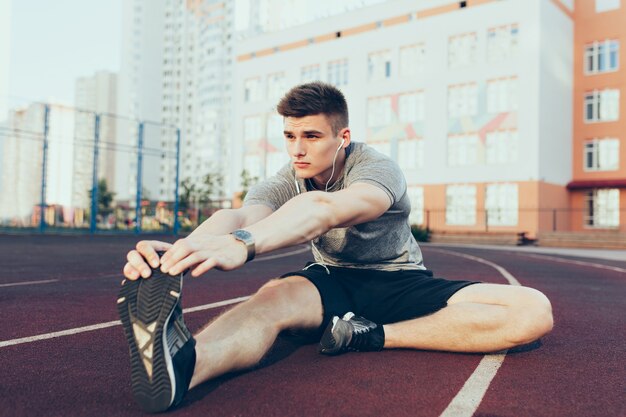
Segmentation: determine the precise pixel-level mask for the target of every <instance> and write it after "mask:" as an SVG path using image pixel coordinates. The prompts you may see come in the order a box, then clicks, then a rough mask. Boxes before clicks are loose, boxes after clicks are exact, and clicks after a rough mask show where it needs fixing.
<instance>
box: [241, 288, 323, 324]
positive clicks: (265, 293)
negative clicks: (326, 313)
mask: <svg viewBox="0 0 626 417" xmlns="http://www.w3.org/2000/svg"><path fill="white" fill-rule="evenodd" d="M250 302H251V303H254V304H255V305H256V306H257V311H258V312H259V314H263V315H267V316H268V317H269V318H270V319H272V320H274V321H276V322H278V323H279V325H280V327H282V328H286V327H291V326H308V325H310V324H312V323H313V324H314V323H316V322H317V319H318V317H319V322H320V323H321V317H322V306H321V299H320V296H319V293H318V292H317V289H316V288H315V286H314V285H313V284H312V283H311V282H310V281H308V280H307V279H306V278H303V277H298V276H293V277H288V278H280V279H272V280H270V281H268V282H267V283H265V284H264V285H263V286H262V287H261V288H260V289H259V290H258V291H257V292H256V294H254V295H253V296H252V298H251V299H250Z"/></svg>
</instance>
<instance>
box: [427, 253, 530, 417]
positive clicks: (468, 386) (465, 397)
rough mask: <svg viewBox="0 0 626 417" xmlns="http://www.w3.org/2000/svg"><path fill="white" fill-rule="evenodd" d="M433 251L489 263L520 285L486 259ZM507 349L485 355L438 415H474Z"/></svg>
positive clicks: (507, 273)
mask: <svg viewBox="0 0 626 417" xmlns="http://www.w3.org/2000/svg"><path fill="white" fill-rule="evenodd" d="M431 250H433V251H435V252H443V253H446V254H449V255H454V256H459V257H461V258H466V259H469V260H472V261H475V262H480V263H482V264H485V265H489V266H491V267H492V268H494V269H495V270H497V271H498V272H499V273H500V274H502V276H503V277H504V278H505V279H506V280H507V281H508V282H509V284H510V285H521V284H520V282H519V281H518V280H517V278H515V277H514V276H513V275H512V274H511V273H510V272H509V271H507V270H506V269H504V268H503V267H501V266H500V265H498V264H496V263H493V262H491V261H488V260H486V259H483V258H479V257H477V256H472V255H467V254H465V253H458V252H453V251H449V250H445V249H431ZM506 353H507V351H506V350H504V351H502V352H499V353H496V354H489V355H485V356H484V357H483V358H482V360H481V361H480V363H479V364H478V366H477V367H476V369H474V372H473V373H472V375H470V377H469V378H468V379H467V381H465V384H463V387H462V388H461V390H460V391H459V392H458V393H457V394H456V396H455V397H454V398H453V399H452V401H451V402H450V404H448V406H447V407H446V409H445V410H443V413H441V415H440V416H439V417H471V416H473V415H474V413H475V412H476V410H478V406H479V405H480V403H481V401H482V400H483V398H484V397H485V394H486V393H487V389H488V388H489V385H490V384H491V381H492V380H493V378H494V377H495V376H496V373H497V372H498V369H500V366H501V365H502V363H503V362H504V358H505V357H506Z"/></svg>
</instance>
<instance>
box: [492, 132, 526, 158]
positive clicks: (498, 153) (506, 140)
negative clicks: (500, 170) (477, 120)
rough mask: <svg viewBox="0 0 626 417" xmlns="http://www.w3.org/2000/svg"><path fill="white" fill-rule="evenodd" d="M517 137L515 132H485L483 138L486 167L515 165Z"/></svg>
mask: <svg viewBox="0 0 626 417" xmlns="http://www.w3.org/2000/svg"><path fill="white" fill-rule="evenodd" d="M518 136H519V134H518V131H517V130H496V131H491V132H487V135H486V138H485V163H486V164H487V165H501V164H513V163H516V162H517V157H518Z"/></svg>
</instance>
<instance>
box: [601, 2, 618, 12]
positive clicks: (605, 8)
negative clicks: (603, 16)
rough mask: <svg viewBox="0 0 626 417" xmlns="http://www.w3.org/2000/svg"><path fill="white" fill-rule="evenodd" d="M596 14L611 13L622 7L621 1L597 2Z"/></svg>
mask: <svg viewBox="0 0 626 417" xmlns="http://www.w3.org/2000/svg"><path fill="white" fill-rule="evenodd" d="M595 3H596V13H603V12H609V11H611V10H617V9H619V8H620V7H621V4H620V3H621V2H620V0H596V1H595Z"/></svg>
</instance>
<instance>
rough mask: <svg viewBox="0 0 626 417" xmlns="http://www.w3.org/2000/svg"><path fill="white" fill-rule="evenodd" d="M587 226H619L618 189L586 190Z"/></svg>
mask: <svg viewBox="0 0 626 417" xmlns="http://www.w3.org/2000/svg"><path fill="white" fill-rule="evenodd" d="M585 225H587V226H589V227H619V189H618V188H612V189H599V190H590V191H588V192H587V215H586V216H585Z"/></svg>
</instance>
